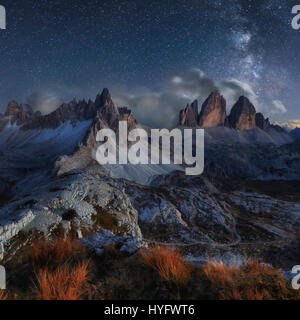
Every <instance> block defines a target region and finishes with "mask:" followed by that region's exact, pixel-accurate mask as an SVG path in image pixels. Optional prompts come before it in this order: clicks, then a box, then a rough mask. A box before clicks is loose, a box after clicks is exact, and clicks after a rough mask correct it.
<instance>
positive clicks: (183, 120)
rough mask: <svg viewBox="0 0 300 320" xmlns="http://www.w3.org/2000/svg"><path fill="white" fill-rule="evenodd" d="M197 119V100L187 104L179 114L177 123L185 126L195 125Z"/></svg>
mask: <svg viewBox="0 0 300 320" xmlns="http://www.w3.org/2000/svg"><path fill="white" fill-rule="evenodd" d="M197 119H198V101H197V100H195V101H194V102H193V103H192V104H191V105H189V104H188V105H187V106H186V108H185V109H184V110H181V112H180V114H179V125H181V126H186V127H196V126H197Z"/></svg>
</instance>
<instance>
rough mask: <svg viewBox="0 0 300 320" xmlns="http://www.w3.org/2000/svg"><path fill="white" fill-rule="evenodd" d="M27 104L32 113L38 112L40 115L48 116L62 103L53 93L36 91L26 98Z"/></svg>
mask: <svg viewBox="0 0 300 320" xmlns="http://www.w3.org/2000/svg"><path fill="white" fill-rule="evenodd" d="M27 103H28V104H30V105H31V106H32V108H33V110H34V111H40V112H41V113H42V114H48V113H50V112H52V111H54V110H55V109H57V107H58V106H59V105H60V104H61V103H62V101H61V100H60V99H59V98H58V97H57V96H56V95H55V94H53V93H50V92H46V91H38V92H35V93H33V94H32V95H30V96H29V97H27Z"/></svg>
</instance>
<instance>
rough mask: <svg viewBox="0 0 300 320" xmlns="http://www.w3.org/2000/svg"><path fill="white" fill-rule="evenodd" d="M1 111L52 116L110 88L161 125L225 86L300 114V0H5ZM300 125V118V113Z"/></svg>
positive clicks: (289, 115)
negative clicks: (18, 108) (295, 22)
mask: <svg viewBox="0 0 300 320" xmlns="http://www.w3.org/2000/svg"><path fill="white" fill-rule="evenodd" d="M0 4H1V5H3V6H5V7H6V11H7V29H6V30H0V111H2V112H3V111H4V110H5V107H6V105H7V102H8V101H9V100H11V99H15V100H17V101H18V102H22V103H30V104H32V105H33V107H34V108H35V109H39V110H41V111H42V112H43V113H48V112H50V111H52V110H54V109H55V108H56V107H57V106H58V105H59V103H61V102H62V101H68V100H71V99H72V98H73V97H76V98H78V99H81V98H94V97H95V95H96V94H97V93H98V92H99V91H101V90H102V88H103V87H108V88H109V89H110V91H111V92H112V95H113V98H114V99H115V100H116V102H117V103H118V104H119V105H127V106H129V107H131V108H132V109H133V110H134V112H135V114H136V116H137V118H138V120H140V121H142V122H144V123H145V124H150V125H153V126H155V125H156V126H160V127H162V126H168V125H171V124H173V123H174V122H176V120H177V117H178V110H179V109H180V108H182V107H184V106H185V104H186V103H188V102H190V101H191V100H193V99H195V98H198V99H199V100H200V103H201V102H203V100H204V99H205V98H206V97H207V95H208V94H209V93H210V91H212V90H214V89H219V90H220V91H221V93H222V94H223V95H224V96H225V97H226V98H227V100H228V108H229V110H230V107H231V106H232V104H233V103H234V102H235V99H237V97H238V96H239V95H242V94H243V95H246V96H248V97H249V98H250V99H251V101H252V102H253V103H254V104H255V106H256V108H257V109H258V110H259V111H262V112H263V113H264V114H265V115H267V116H269V117H270V118H271V120H273V121H293V122H295V121H296V123H297V119H300V113H299V107H300V90H299V85H300V54H299V52H300V30H298V31H297V30H294V29H293V28H292V27H291V21H292V18H293V15H292V13H291V10H292V7H293V5H295V4H300V0H298V1H293V0H255V1H253V0H143V1H142V0H126V1H125V0H72V1H66V0H48V1H46V0H22V1H20V0H18V1H17V0H0ZM299 123H300V120H299Z"/></svg>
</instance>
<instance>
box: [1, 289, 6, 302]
mask: <svg viewBox="0 0 300 320" xmlns="http://www.w3.org/2000/svg"><path fill="white" fill-rule="evenodd" d="M1 300H7V294H6V293H5V292H4V290H0V301H1Z"/></svg>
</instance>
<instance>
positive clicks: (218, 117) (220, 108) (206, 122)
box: [198, 91, 226, 129]
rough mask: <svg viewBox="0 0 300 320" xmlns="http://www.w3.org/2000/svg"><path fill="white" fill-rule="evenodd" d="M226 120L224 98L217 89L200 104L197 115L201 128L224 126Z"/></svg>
mask: <svg viewBox="0 0 300 320" xmlns="http://www.w3.org/2000/svg"><path fill="white" fill-rule="evenodd" d="M225 121H226V100H225V99H224V97H223V96H221V95H220V93H219V92H218V91H215V92H213V93H211V94H210V96H209V97H208V98H207V99H206V100H205V102H204V103H203V105H202V109H201V112H200V115H199V120H198V123H199V126H200V127H201V128H204V129H206V128H213V127H219V126H224V125H225Z"/></svg>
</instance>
